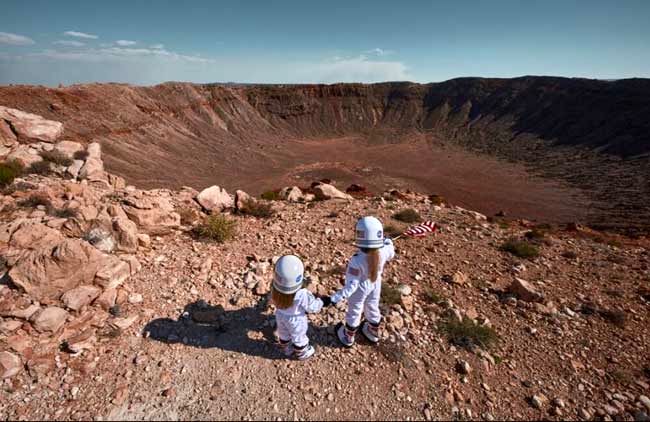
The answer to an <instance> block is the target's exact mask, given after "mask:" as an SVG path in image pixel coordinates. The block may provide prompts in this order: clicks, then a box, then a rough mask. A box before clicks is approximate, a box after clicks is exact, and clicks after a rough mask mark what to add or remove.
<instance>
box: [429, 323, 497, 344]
mask: <svg viewBox="0 0 650 422" xmlns="http://www.w3.org/2000/svg"><path fill="white" fill-rule="evenodd" d="M439 328H440V331H441V332H442V333H443V334H445V335H446V336H447V339H448V340H449V342H450V343H452V344H454V345H456V346H458V347H463V348H466V349H473V348H474V347H477V346H478V347H483V348H485V349H489V348H490V347H492V346H493V345H494V344H496V342H497V341H498V340H499V336H498V335H497V332H496V331H495V330H494V329H493V328H490V327H486V326H483V325H477V324H475V323H474V321H472V320H471V319H469V318H464V319H463V320H462V321H459V320H458V319H455V318H448V319H446V320H443V321H442V322H441V324H440V326H439Z"/></svg>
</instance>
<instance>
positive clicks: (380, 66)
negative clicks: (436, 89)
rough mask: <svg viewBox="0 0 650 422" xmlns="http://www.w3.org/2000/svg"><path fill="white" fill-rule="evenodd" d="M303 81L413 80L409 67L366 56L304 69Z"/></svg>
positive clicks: (341, 59)
mask: <svg viewBox="0 0 650 422" xmlns="http://www.w3.org/2000/svg"><path fill="white" fill-rule="evenodd" d="M302 69H303V72H304V73H303V74H302V75H299V76H303V80H305V81H310V82H319V83H335V82H366V83H370V82H383V81H406V80H411V79H413V78H412V76H411V75H410V74H409V72H408V68H407V66H406V65H405V64H404V63H402V62H399V61H388V60H371V59H369V58H368V57H367V56H366V55H363V54H361V55H359V56H356V57H349V58H341V57H337V58H335V59H333V60H329V61H324V62H321V63H314V64H306V65H304V66H303V67H302Z"/></svg>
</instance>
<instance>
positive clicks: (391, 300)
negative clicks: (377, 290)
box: [381, 284, 402, 305]
mask: <svg viewBox="0 0 650 422" xmlns="http://www.w3.org/2000/svg"><path fill="white" fill-rule="evenodd" d="M401 300H402V294H401V293H400V292H399V290H397V288H396V287H395V286H391V285H390V284H382V286H381V301H382V303H383V304H385V305H397V304H398V303H400V302H401Z"/></svg>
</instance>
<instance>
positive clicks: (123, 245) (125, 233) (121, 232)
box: [112, 216, 138, 253]
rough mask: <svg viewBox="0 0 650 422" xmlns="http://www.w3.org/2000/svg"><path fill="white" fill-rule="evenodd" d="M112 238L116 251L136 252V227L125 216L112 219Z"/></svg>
mask: <svg viewBox="0 0 650 422" xmlns="http://www.w3.org/2000/svg"><path fill="white" fill-rule="evenodd" d="M112 225H113V236H114V238H115V240H116V242H117V243H116V250H117V251H119V252H127V253H131V252H135V251H137V250H138V226H137V225H136V224H135V223H134V222H133V221H131V220H129V219H128V217H127V216H117V217H113V221H112Z"/></svg>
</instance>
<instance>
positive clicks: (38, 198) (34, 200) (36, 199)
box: [18, 192, 52, 208]
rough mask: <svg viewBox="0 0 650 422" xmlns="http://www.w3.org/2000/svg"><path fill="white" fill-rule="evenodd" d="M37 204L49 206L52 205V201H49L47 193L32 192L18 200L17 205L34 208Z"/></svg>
mask: <svg viewBox="0 0 650 422" xmlns="http://www.w3.org/2000/svg"><path fill="white" fill-rule="evenodd" d="M39 205H44V206H46V207H48V208H49V207H51V206H52V201H50V197H49V196H47V194H45V193H42V192H38V193H34V194H32V195H30V196H28V197H27V198H25V199H22V200H20V201H18V206H21V207H25V208H36V207H37V206H39Z"/></svg>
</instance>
